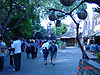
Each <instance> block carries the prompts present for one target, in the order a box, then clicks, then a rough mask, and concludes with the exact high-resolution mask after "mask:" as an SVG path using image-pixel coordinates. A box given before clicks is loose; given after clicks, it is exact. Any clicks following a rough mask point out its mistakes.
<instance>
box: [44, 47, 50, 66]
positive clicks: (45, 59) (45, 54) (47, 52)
mask: <svg viewBox="0 0 100 75" xmlns="http://www.w3.org/2000/svg"><path fill="white" fill-rule="evenodd" d="M43 54H44V61H45V65H47V57H48V54H49V50H48V49H47V47H45V49H43Z"/></svg>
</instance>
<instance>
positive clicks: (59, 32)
mask: <svg viewBox="0 0 100 75" xmlns="http://www.w3.org/2000/svg"><path fill="white" fill-rule="evenodd" d="M67 27H68V25H66V24H65V23H61V27H57V36H60V35H62V34H64V33H65V32H67V30H68V29H67ZM54 33H55V35H56V26H55V27H54Z"/></svg>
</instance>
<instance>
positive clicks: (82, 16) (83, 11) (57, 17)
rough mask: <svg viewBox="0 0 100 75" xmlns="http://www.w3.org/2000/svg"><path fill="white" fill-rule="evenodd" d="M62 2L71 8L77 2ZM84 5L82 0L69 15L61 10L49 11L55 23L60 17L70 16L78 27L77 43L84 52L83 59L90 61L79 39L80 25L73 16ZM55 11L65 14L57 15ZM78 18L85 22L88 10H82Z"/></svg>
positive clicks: (72, 0) (66, 0) (74, 0)
mask: <svg viewBox="0 0 100 75" xmlns="http://www.w3.org/2000/svg"><path fill="white" fill-rule="evenodd" d="M60 2H61V3H62V4H63V5H64V6H71V5H72V4H74V3H75V2H76V0H60ZM83 3H84V1H83V0H82V1H81V3H80V4H79V5H78V6H76V7H75V8H74V9H73V10H72V11H70V12H69V13H66V12H64V11H61V10H58V9H53V8H52V9H49V11H52V13H51V14H50V15H49V19H50V20H51V21H55V20H58V19H59V18H60V17H63V16H66V15H69V16H70V17H71V18H72V20H73V21H74V23H75V24H76V25H77V42H78V44H79V46H80V48H81V51H82V58H83V59H89V57H88V56H87V54H86V53H85V51H84V49H83V46H82V45H81V42H80V39H79V23H77V22H76V20H75V19H74V18H73V16H72V12H73V11H74V10H76V9H77V8H78V7H79V6H80V5H82V4H83ZM55 11H58V12H61V13H63V14H64V15H55ZM78 17H79V18H80V19H82V20H84V19H85V18H86V17H87V12H86V10H84V9H82V10H81V11H80V12H79V13H78Z"/></svg>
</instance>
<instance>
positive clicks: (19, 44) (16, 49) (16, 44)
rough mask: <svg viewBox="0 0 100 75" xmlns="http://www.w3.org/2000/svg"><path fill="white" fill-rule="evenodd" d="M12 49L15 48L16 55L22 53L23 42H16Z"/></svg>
mask: <svg viewBox="0 0 100 75" xmlns="http://www.w3.org/2000/svg"><path fill="white" fill-rule="evenodd" d="M12 48H15V51H14V54H18V53H21V41H20V40H16V41H14V43H13V47H12Z"/></svg>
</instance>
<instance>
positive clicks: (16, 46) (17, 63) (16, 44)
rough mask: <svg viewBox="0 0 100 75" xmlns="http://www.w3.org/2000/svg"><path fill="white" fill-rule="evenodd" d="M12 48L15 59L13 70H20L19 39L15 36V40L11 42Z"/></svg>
mask: <svg viewBox="0 0 100 75" xmlns="http://www.w3.org/2000/svg"><path fill="white" fill-rule="evenodd" d="M13 48H14V59H15V69H13V71H18V70H20V62H21V41H20V40H19V39H18V37H17V36H16V37H15V41H14V43H13Z"/></svg>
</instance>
